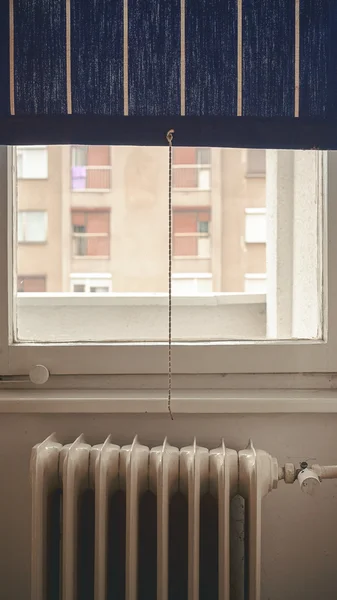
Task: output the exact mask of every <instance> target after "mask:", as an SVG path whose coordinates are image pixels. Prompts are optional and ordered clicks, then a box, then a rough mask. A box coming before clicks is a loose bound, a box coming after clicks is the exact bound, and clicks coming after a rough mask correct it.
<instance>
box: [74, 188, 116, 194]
mask: <svg viewBox="0 0 337 600" xmlns="http://www.w3.org/2000/svg"><path fill="white" fill-rule="evenodd" d="M70 191H71V193H72V194H88V193H93V194H99V193H101V192H102V193H103V194H106V193H108V192H111V188H85V189H83V190H73V189H71V190H70Z"/></svg>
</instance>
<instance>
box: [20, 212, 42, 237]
mask: <svg viewBox="0 0 337 600" xmlns="http://www.w3.org/2000/svg"><path fill="white" fill-rule="evenodd" d="M47 228H48V214H47V211H45V210H30V211H24V210H20V211H19V212H18V242H19V243H20V244H37V243H39V244H41V243H43V242H46V241H47Z"/></svg>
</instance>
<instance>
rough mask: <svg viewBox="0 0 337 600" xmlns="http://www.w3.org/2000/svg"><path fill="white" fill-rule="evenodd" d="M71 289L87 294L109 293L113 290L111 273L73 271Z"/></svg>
mask: <svg viewBox="0 0 337 600" xmlns="http://www.w3.org/2000/svg"><path fill="white" fill-rule="evenodd" d="M70 285H71V291H72V292H75V293H77V294H78V293H81V294H82V293H86V294H107V293H109V292H111V291H112V284H111V275H110V273H72V274H71V276H70Z"/></svg>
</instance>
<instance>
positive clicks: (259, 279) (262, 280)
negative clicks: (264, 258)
mask: <svg viewBox="0 0 337 600" xmlns="http://www.w3.org/2000/svg"><path fill="white" fill-rule="evenodd" d="M245 292H246V293H247V294H266V292H267V276H266V273H246V275H245Z"/></svg>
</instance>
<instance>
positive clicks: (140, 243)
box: [13, 145, 324, 343]
mask: <svg viewBox="0 0 337 600" xmlns="http://www.w3.org/2000/svg"><path fill="white" fill-rule="evenodd" d="M26 150H27V152H28V153H29V152H33V154H34V149H33V150H32V149H31V148H30V147H28V148H26V147H20V148H17V149H16V154H17V161H18V165H19V162H20V160H21V161H22V160H23V159H24V158H25V156H26V154H25V152H26ZM37 150H39V151H40V150H42V149H41V147H38V148H37ZM43 152H44V153H45V155H46V156H48V168H49V176H48V178H46V179H36V180H34V181H32V180H28V179H25V178H18V181H17V186H15V193H16V196H15V197H14V200H13V201H14V214H16V215H17V226H16V227H14V228H13V231H14V236H15V237H14V253H15V254H16V256H15V261H14V264H15V265H16V272H15V273H14V274H13V277H14V281H16V280H17V278H18V287H17V289H18V290H19V291H23V292H25V291H27V290H28V289H29V291H30V292H31V296H30V297H28V296H26V298H25V297H24V294H23V295H22V296H20V299H19V301H18V302H16V298H15V299H14V301H15V306H14V311H13V312H14V315H15V317H16V322H15V327H14V330H15V331H16V336H17V340H19V341H20V340H29V341H32V332H34V336H35V337H34V339H35V340H36V341H39V342H40V341H47V342H57V341H58V340H60V339H61V340H62V341H75V342H76V341H86V342H87V341H94V342H95V341H98V342H101V341H103V342H104V341H107V342H111V341H114V340H118V341H125V342H128V343H129V342H139V341H141V342H147V341H149V342H151V341H162V340H166V339H167V327H168V325H167V323H168V322H167V297H168V270H169V269H168V241H169V240H168V191H169V190H168V181H169V178H168V148H167V147H165V146H163V147H127V146H118V147H117V146H116V147H114V146H90V145H89V146H49V147H47V148H45V149H44V150H43ZM172 159H173V161H172V183H173V187H172V251H173V257H172V265H171V267H172V277H173V279H172V291H173V296H174V297H173V309H172V314H173V330H172V333H173V339H179V340H181V339H182V340H199V339H200V340H226V339H231V340H233V339H238V340H254V339H259V340H261V339H321V337H322V320H321V315H322V288H323V286H322V237H323V236H322V202H323V197H324V194H323V192H324V185H323V166H322V165H323V162H322V154H321V153H320V152H317V151H305V152H300V151H296V152H294V151H276V150H267V151H264V150H263V151H262V150H260V149H258V150H256V151H253V150H249V151H247V149H240V148H237V149H231V148H195V147H191V148H181V147H174V148H173V155H172ZM266 159H267V160H266ZM248 167H249V169H248ZM18 168H19V167H18ZM20 168H21V167H20ZM112 168H113V177H112V176H111V175H112ZM247 169H248V170H249V171H250V173H251V174H253V173H255V174H258V176H256V177H255V176H251V177H248V176H247ZM263 169H264V176H260V174H261V170H263ZM105 177H107V179H104V178H105ZM267 190H268V193H267ZM280 264H281V265H282V269H280V268H279V265H280ZM40 274H41V275H43V277H44V278H45V279H44V284H43V285H42V280H41V279H39V281H38V282H35V283H34V279H30V280H29V283H28V279H27V283H26V280H25V278H29V277H32V276H34V277H35V276H36V277H38V276H39V275H40ZM20 281H23V282H24V283H21V284H20ZM14 287H16V286H14ZM44 290H45V292H47V294H46V295H45V306H44V305H43V301H42V300H41V297H40V296H41V294H43V291H44ZM34 293H36V296H37V300H36V306H34ZM53 294H54V295H55V298H54V297H53ZM184 295H186V298H184ZM254 296H256V298H255V297H254ZM285 299H287V301H286V300H285ZM42 310H43V314H44V315H47V316H46V317H45V318H44V319H43V320H41V314H42V313H41V311H42ZM282 311H284V314H283V313H282Z"/></svg>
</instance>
